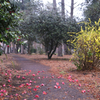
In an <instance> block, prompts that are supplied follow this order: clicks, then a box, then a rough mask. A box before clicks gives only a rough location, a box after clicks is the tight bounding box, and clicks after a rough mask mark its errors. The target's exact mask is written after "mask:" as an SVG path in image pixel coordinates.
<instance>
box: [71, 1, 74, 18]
mask: <svg viewBox="0 0 100 100" xmlns="http://www.w3.org/2000/svg"><path fill="white" fill-rule="evenodd" d="M73 11H74V0H71V18H73Z"/></svg>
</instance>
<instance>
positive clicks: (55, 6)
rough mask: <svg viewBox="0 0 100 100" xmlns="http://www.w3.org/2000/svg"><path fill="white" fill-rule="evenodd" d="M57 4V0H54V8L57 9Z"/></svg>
mask: <svg viewBox="0 0 100 100" xmlns="http://www.w3.org/2000/svg"><path fill="white" fill-rule="evenodd" d="M56 8H57V5H56V0H53V9H54V10H55V11H56Z"/></svg>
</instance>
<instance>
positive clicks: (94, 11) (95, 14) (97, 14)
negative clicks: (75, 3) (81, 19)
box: [84, 0, 100, 23]
mask: <svg viewBox="0 0 100 100" xmlns="http://www.w3.org/2000/svg"><path fill="white" fill-rule="evenodd" d="M84 15H85V19H86V21H88V18H90V19H91V21H92V23H94V21H98V20H99V18H100V1H99V0H92V1H91V3H90V4H89V5H88V6H87V7H86V9H85V10H84Z"/></svg>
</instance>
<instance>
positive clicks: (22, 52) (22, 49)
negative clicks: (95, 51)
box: [21, 45, 24, 54]
mask: <svg viewBox="0 0 100 100" xmlns="http://www.w3.org/2000/svg"><path fill="white" fill-rule="evenodd" d="M21 54H24V46H23V45H21Z"/></svg>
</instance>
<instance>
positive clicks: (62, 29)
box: [36, 10, 67, 59]
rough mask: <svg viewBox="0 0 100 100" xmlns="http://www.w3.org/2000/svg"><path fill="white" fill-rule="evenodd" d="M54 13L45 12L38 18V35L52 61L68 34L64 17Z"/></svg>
mask: <svg viewBox="0 0 100 100" xmlns="http://www.w3.org/2000/svg"><path fill="white" fill-rule="evenodd" d="M54 13H55V12H52V11H46V10H45V11H42V12H41V13H40V15H39V16H38V17H37V18H38V19H37V25H36V29H37V34H38V36H39V40H40V41H41V43H42V44H43V45H44V46H45V48H46V52H47V54H48V59H51V57H52V55H53V54H54V52H55V50H56V48H57V47H58V45H59V44H61V41H62V40H63V39H64V37H66V33H67V26H66V24H65V23H64V21H63V19H62V17H61V16H60V15H59V14H58V13H56V15H55V14H54Z"/></svg>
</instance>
